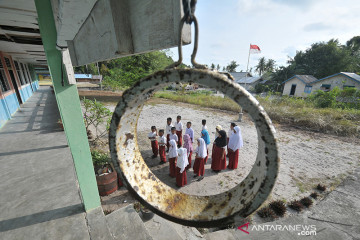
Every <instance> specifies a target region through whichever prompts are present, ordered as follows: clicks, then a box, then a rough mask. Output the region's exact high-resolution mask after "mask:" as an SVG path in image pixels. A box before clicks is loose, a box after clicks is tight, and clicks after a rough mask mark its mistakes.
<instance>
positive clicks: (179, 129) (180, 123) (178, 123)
mask: <svg viewBox="0 0 360 240" xmlns="http://www.w3.org/2000/svg"><path fill="white" fill-rule="evenodd" d="M175 128H176V131H182V130H183V125H182V122H181V121H180V122H175Z"/></svg>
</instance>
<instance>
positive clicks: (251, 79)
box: [235, 76, 262, 84]
mask: <svg viewBox="0 0 360 240" xmlns="http://www.w3.org/2000/svg"><path fill="white" fill-rule="evenodd" d="M261 79H262V78H261V77H259V76H258V77H244V78H241V79H239V80H235V82H237V83H239V84H245V83H246V84H251V83H254V82H256V81H259V80H261Z"/></svg>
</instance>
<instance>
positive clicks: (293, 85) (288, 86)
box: [283, 75, 318, 97]
mask: <svg viewBox="0 0 360 240" xmlns="http://www.w3.org/2000/svg"><path fill="white" fill-rule="evenodd" d="M317 80H318V79H317V78H316V77H314V76H312V75H294V76H293V77H291V78H289V79H288V80H286V81H284V82H283V84H284V83H285V86H284V90H283V95H288V96H295V97H307V95H309V94H310V93H311V91H312V82H315V81H317Z"/></svg>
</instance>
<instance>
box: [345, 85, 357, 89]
mask: <svg viewBox="0 0 360 240" xmlns="http://www.w3.org/2000/svg"><path fill="white" fill-rule="evenodd" d="M354 87H355V86H350V85H344V86H343V89H345V88H354Z"/></svg>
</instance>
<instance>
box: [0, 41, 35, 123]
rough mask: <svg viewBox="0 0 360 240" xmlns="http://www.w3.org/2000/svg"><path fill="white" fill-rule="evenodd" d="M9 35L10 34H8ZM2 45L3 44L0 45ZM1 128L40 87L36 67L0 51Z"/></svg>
mask: <svg viewBox="0 0 360 240" xmlns="http://www.w3.org/2000/svg"><path fill="white" fill-rule="evenodd" d="M8 36H9V35H8ZM10 36H11V35H10ZM0 46H1V45H0ZM0 81H1V88H0V102H1V103H0V128H1V127H2V126H3V125H4V124H5V123H6V121H7V120H9V119H10V118H11V116H12V115H13V114H14V113H15V112H16V111H17V110H18V109H19V108H20V105H21V104H22V103H24V102H26V101H27V100H28V99H29V98H30V97H31V96H32V95H33V93H34V92H35V91H36V90H37V89H38V88H39V82H38V80H37V79H36V74H35V72H34V67H33V65H32V64H28V63H27V62H25V61H24V60H18V58H17V57H16V56H15V57H14V58H13V57H12V56H11V55H10V54H9V53H6V52H1V51H0Z"/></svg>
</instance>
